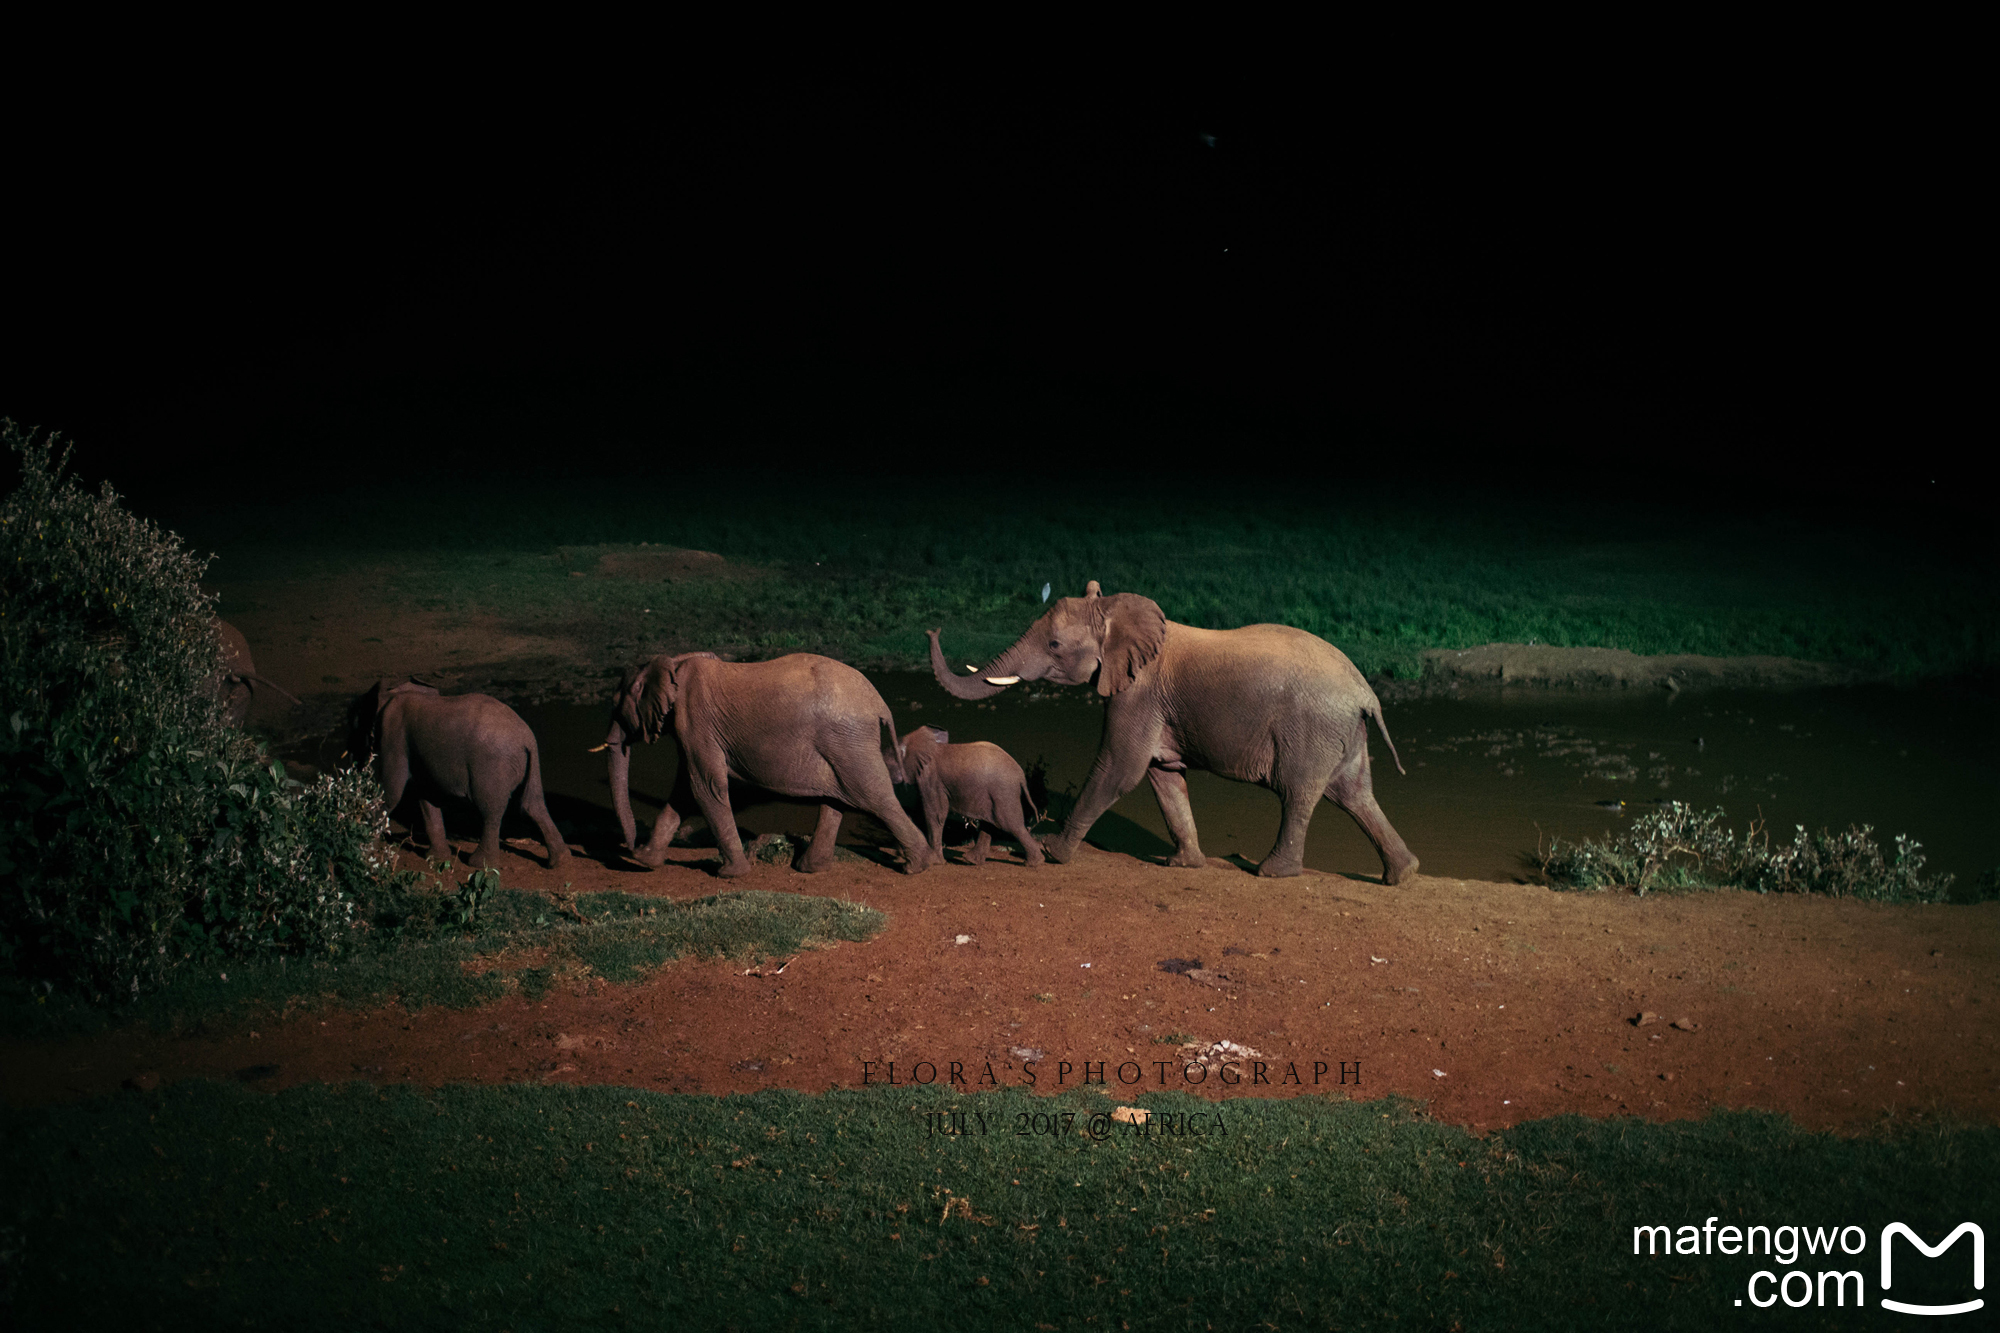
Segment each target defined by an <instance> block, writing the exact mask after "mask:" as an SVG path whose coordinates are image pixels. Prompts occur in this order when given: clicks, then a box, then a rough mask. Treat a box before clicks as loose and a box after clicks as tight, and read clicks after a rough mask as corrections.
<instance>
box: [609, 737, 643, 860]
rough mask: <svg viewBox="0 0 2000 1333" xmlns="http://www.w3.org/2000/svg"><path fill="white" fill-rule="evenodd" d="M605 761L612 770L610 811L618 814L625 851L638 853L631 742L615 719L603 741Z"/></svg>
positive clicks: (637, 827)
mask: <svg viewBox="0 0 2000 1333" xmlns="http://www.w3.org/2000/svg"><path fill="white" fill-rule="evenodd" d="M604 745H605V757H606V759H607V760H609V762H610V766H611V808H612V809H613V810H615V811H617V813H618V827H619V828H620V829H621V830H623V832H624V834H625V849H626V850H627V851H637V850H638V849H639V826H638V825H637V824H636V823H634V822H633V819H632V791H631V782H632V742H631V738H630V737H628V736H627V735H626V734H625V724H624V723H622V722H619V721H618V720H617V719H615V718H614V719H613V720H612V723H611V734H610V735H608V736H606V737H605V738H604Z"/></svg>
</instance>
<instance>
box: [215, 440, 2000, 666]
mask: <svg viewBox="0 0 2000 1333" xmlns="http://www.w3.org/2000/svg"><path fill="white" fill-rule="evenodd" d="M896 495H897V499H898V506H897V508H896V510H895V512H894V513H893V514H888V513H885V512H884V510H883V508H882V503H881V499H882V497H881V494H880V487H879V485H878V484H877V483H873V482H867V483H864V482H861V481H854V482H842V481H839V480H835V479H827V478H823V477H814V478H812V479H810V480H801V481H794V480H791V479H788V478H782V477H777V478H770V479H767V480H764V481H762V482H760V484H759V488H758V494H757V497H756V502H755V504H754V505H750V504H747V503H746V504H741V505H728V504H698V505H697V504H686V505H633V504H606V503H604V495H603V484H602V482H600V481H598V480H595V479H590V478H576V479H564V478H561V477H552V478H548V479H546V480H545V481H544V482H542V483H538V486H537V493H536V504H535V505H533V506H531V507H524V506H522V505H521V504H520V496H519V493H518V489H517V487H516V486H515V485H514V484H513V483H509V484H508V485H506V486H500V485H497V484H492V485H481V484H478V483H474V484H471V485H468V486H464V487H461V488H457V489H455V490H454V505H455V510H454V513H455V514H456V515H457V517H458V519H459V520H461V521H455V522H454V523H452V524H450V525H448V526H447V527H445V528H443V529H440V528H439V527H438V525H437V524H436V523H435V522H433V521H432V519H431V516H430V515H428V514H427V513H426V512H425V510H424V506H425V505H426V504H427V503H428V502H427V501H423V500H420V499H418V498H417V497H415V496H406V495H404V494H403V493H402V492H400V491H398V490H396V489H394V488H380V487H378V488H372V489H370V490H368V491H367V492H365V493H358V494H347V495H340V496H335V497H327V496H324V495H314V496H311V497H309V498H303V499H302V500H301V501H300V507H299V509H298V511H297V512H287V511H284V510H282V509H279V508H277V507H273V506H270V505H269V502H268V497H260V498H259V504H260V505H261V506H263V507H262V508H261V509H259V510H258V511H256V512H254V513H246V514H244V515H240V516H239V515H235V514H232V513H230V512H228V511H217V510H216V509H215V508H214V507H213V506H212V505H211V506H210V508H209V509H208V510H206V511H204V512H202V513H199V514H193V515H188V516H186V517H187V519H188V521H189V522H190V523H191V524H192V526H193V527H194V529H195V531H196V533H197V535H198V536H199V537H200V538H201V539H203V540H206V541H209V542H212V543H213V544H214V545H215V547H216V548H217V549H218V550H220V551H221V553H222V555H223V562H222V564H221V565H220V566H219V567H218V570H217V573H216V577H217V578H218V580H219V581H221V582H223V583H224V585H225V586H227V584H228V583H229V582H230V581H231V579H232V577H241V574H240V573H238V571H255V573H256V575H257V576H258V577H266V578H268V577H284V578H290V579H294V580H297V579H306V580H310V579H312V578H318V577H324V576H328V575H331V574H336V573H340V572H342V571H345V570H347V569H350V568H354V567H357V566H363V565H366V566H370V567H374V568H378V569H379V570H380V571H381V572H382V580H381V586H380V587H379V588H376V589H371V596H377V597H380V598H381V599H382V600H383V601H384V602H385V603H386V604H389V605H397V604H402V605H408V606H419V607H435V608H436V610H437V611H439V612H442V613H445V614H459V613H472V612H489V613H497V614H500V615H503V616H505V617H508V618H509V619H510V620H512V621H514V622H515V623H517V624H519V625H521V626H522V627H523V628H526V629H531V630H532V629H541V630H551V629H561V627H563V626H565V625H576V624H579V623H583V622H590V623H592V624H594V625H597V626H610V627H612V628H611V630H610V632H611V633H612V634H614V635H616V636H619V637H620V638H621V639H622V642H621V644H620V647H621V649H623V648H624V647H626V646H629V649H630V653H631V655H633V656H637V655H638V654H640V653H642V652H651V651H659V650H665V649H668V648H676V649H678V648H687V647H703V648H713V649H719V650H723V649H726V650H733V651H737V652H740V653H742V654H745V655H751V656H775V655H777V654H779V653H783V652H790V651H800V650H804V651H812V652H821V653H826V654H829V655H831V656H835V657H839V658H842V659H844V660H848V661H853V662H857V663H861V664H864V665H885V666H899V667H920V666H922V665H923V664H924V661H925V654H926V653H927V651H928V647H927V644H926V642H925V639H924V631H925V630H927V629H930V628H933V627H942V628H943V629H944V630H945V638H944V642H945V649H946V651H947V652H948V653H950V654H951V656H952V658H953V660H954V661H963V662H984V661H987V660H989V659H990V657H991V656H993V655H994V654H995V653H997V652H998V651H999V650H1001V649H1003V648H1005V647H1006V646H1007V645H1008V644H1011V643H1012V642H1013V641H1014V639H1015V638H1016V637H1017V636H1018V635H1019V634H1020V633H1021V631H1022V630H1023V629H1025V628H1026V627H1027V625H1028V623H1029V622H1030V621H1031V620H1032V619H1033V618H1034V617H1035V616H1036V615H1037V614H1039V613H1040V611H1041V609H1042V603H1041V598H1040V594H1041V588H1042V586H1043V584H1045V583H1047V584H1050V585H1052V594H1051V595H1052V596H1056V597H1060V596H1075V595H1078V594H1080V593H1081V592H1082V590H1083V587H1084V584H1085V583H1086V581H1088V580H1090V579H1093V578H1094V579H1097V580H1099V581H1100V582H1101V583H1102V584H1103V586H1104V588H1105V589H1106V590H1107V591H1134V592H1141V593H1144V594H1145V595H1147V596H1149V597H1151V598H1153V599H1154V600H1155V601H1157V602H1158V603H1159V604H1160V605H1161V607H1162V608H1163V609H1165V611H1166V613H1167V614H1168V616H1169V617H1171V618H1172V619H1174V620H1178V621H1181V622H1183V623H1186V624H1193V625H1201V626H1206V627H1211V628H1227V627H1231V626H1236V625H1244V624H1253V623H1258V622H1266V621H1275V622H1281V623H1284V624H1289V625H1296V626H1298V627H1299V628H1302V629H1306V630H1310V631H1312V632H1313V633H1315V634H1318V635H1321V636H1322V637H1324V638H1326V639H1328V640H1329V641H1331V642H1332V643H1334V644H1336V645H1338V646H1339V647H1341V648H1342V649H1343V650H1344V651H1346V652H1347V654H1348V655H1349V656H1350V657H1352V658H1353V659H1354V660H1355V662H1356V663H1357V664H1358V665H1360V666H1361V668H1362V669H1363V670H1364V671H1366V672H1368V673H1370V674H1374V673H1378V672H1384V671H1386V672H1390V673H1393V674H1396V675H1400V676H1411V675H1414V674H1416V673H1417V672H1418V670H1419V669H1420V655H1421V653H1422V652H1423V651H1424V650H1425V649H1428V648H1466V647H1472V646H1475V645H1477V644H1481V643H1488V642H1528V641H1536V642H1540V643H1547V644H1555V645H1559V646H1563V645H1567V646H1592V647H1616V648H1625V649H1629V650H1631V651H1634V652H1639V653H1704V654H1711V655H1716V656H1737V655H1744V654H1773V655H1778V656H1787V657H1798V658H1806V659H1811V660H1816V661H1824V662H1831V663H1836V664H1839V665H1843V666H1849V667H1853V668H1857V669H1860V670H1863V671H1866V672H1870V673H1876V674H1887V675H1902V676H1915V675H1937V674H1946V673H1951V672H1960V671H1966V670H1969V669H1974V668H1977V667H1980V666H1984V665H1989V664H1991V663H1993V662H1994V661H1995V660H2000V611H1996V609H1995V604H1994V602H1993V599H1992V598H1991V597H1989V596H1987V595H1986V594H1985V587H1984V577H1985V576H1984V574H1983V572H1982V571H1981V570H1980V569H1978V568H1975V567H1972V566H1970V565H1968V564H1967V563H1966V562H1964V561H1963V560H1958V559H1953V558H1950V557H1949V556H1947V555H1946V554H1943V553H1941V552H1937V551H1932V550H1930V549H1928V548H1926V547H1925V546H1923V545H1922V544H1920V543H1917V542H1913V541H1911V540H1909V537H1908V534H1906V533H1901V532H1894V531H1880V532H1877V531H1873V530H1870V529H1867V528H1859V529H1857V528H1856V527H1854V526H1853V525H1852V524H1849V523H1846V522H1834V521H1828V522H1827V523H1825V524H1819V525H1815V524H1810V523H1802V522H1800V521H1798V520H1794V519H1782V518H1773V517H1770V516H1744V515H1732V514H1729V513H1725V512H1714V513H1705V512H1700V511H1690V510H1688V509H1686V508H1685V507H1682V508H1676V509H1672V510H1667V509H1664V508H1651V507H1648V506H1647V505H1646V504H1645V503H1644V502H1643V501H1640V500H1633V501H1630V502H1626V503H1619V504H1612V503H1606V502H1599V503H1596V504H1593V505H1592V506H1591V507H1590V510H1589V512H1588V513H1579V514H1563V513H1559V512H1549V513H1538V512H1526V511H1516V510H1514V509H1511V508H1507V507H1506V506H1505V505H1504V504H1503V503H1501V502H1497V501H1495V500H1494V499H1493V498H1491V497H1489V496H1476V495H1472V494H1454V493H1451V492H1448V491H1445V492H1437V493H1434V494H1426V495H1424V496H1423V497H1422V498H1421V499H1415V498H1412V496H1411V494H1410V493H1409V492H1406V491H1397V490H1390V489H1384V488H1381V487H1376V488H1372V489H1371V488H1367V487H1352V486H1350V487H1344V488H1341V489H1338V490H1334V489H1328V488H1323V487H1319V488H1316V487H1314V486H1300V487H1295V488H1292V489H1289V490H1287V491H1285V492H1283V493H1281V494H1275V495H1274V494H1272V493H1271V492H1270V491H1269V489H1268V488H1261V489H1259V490H1256V491H1254V492H1253V491H1249V490H1242V489H1233V488H1231V487H1230V486H1229V485H1227V484H1226V483H1221V484H1216V485H1205V486H1204V487H1203V488H1202V490H1201V492H1200V494H1199V495H1198V496H1190V495H1188V494H1187V493H1185V492H1184V491H1168V490H1162V489H1161V488H1159V487H1157V486H1148V485H1144V484H1134V485H1131V486H1127V487H1123V488H1121V489H1120V490H1119V491H1118V492H1117V493H1116V494H1103V493H1100V492H1098V491H1096V490H1091V491H1080V490H1078V491H1065V490H1062V489H1050V488H1045V487H1029V486H1024V485H1021V484H1018V483H1013V482H999V481H995V480H992V479H984V480H975V479H965V478H957V479H951V480H949V481H926V480H922V479H911V480H907V481H902V482H899V483H898V484H897V487H896ZM1496 506H1498V508H1496ZM239 518H240V520H241V521H238V520H239ZM418 533H420V534H422V537H423V541H422V542H421V543H419V542H417V541H416V540H414V539H413V537H412V534H418ZM640 542H647V543H652V544H653V545H656V546H657V545H664V546H676V547H691V548H696V549H701V550H708V551H714V552H717V553H719V554H721V555H723V556H725V557H727V558H728V559H729V560H730V561H731V562H732V563H733V564H735V565H737V566H738V567H739V568H741V567H752V568H756V569H760V570H762V571H764V574H763V575H762V576H759V577H750V578H740V579H739V578H732V579H704V578H682V579H679V580H677V581H675V582H672V583H668V582H663V581H637V580H627V579H613V578H600V577H598V576H596V574H595V573H591V572H588V571H583V572H585V573H586V576H585V577H582V578H572V577H570V575H571V573H572V570H573V569H578V568H579V567H580V566H581V564H584V563H588V562H590V561H594V559H595V554H596V552H595V550H594V549H592V548H597V547H609V548H619V549H622V548H623V547H625V546H630V545H636V544H637V543H640ZM229 609H230V606H229V605H228V604H225V607H224V611H225V613H227V612H228V611H229Z"/></svg>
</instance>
